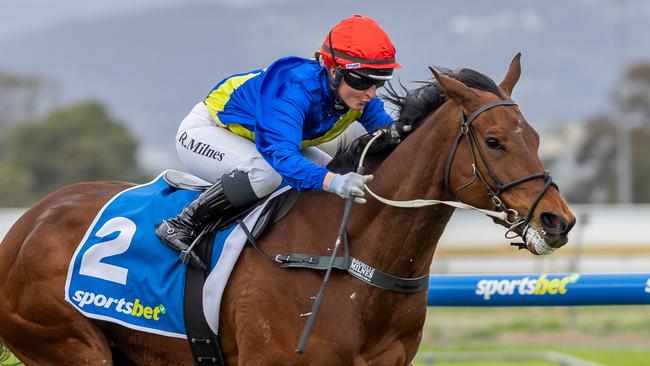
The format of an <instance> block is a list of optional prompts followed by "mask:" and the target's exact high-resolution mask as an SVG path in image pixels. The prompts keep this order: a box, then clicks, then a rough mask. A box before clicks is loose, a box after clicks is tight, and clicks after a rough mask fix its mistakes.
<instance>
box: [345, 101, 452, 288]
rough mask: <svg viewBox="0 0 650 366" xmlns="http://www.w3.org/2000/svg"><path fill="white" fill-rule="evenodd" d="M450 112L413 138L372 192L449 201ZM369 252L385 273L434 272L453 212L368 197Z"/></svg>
mask: <svg viewBox="0 0 650 366" xmlns="http://www.w3.org/2000/svg"><path fill="white" fill-rule="evenodd" d="M445 116H447V117H449V116H450V113H449V112H448V111H442V110H439V111H438V112H436V113H435V114H434V116H433V117H430V118H429V120H428V121H426V122H424V124H423V125H422V126H421V127H420V128H419V129H418V130H417V131H416V132H414V133H413V135H412V136H409V138H408V139H406V140H405V141H404V142H403V143H402V145H400V146H398V148H397V149H396V150H395V151H394V152H393V153H392V154H391V155H390V156H389V157H388V158H387V159H386V160H385V161H384V162H383V163H382V164H381V166H380V167H379V168H378V169H377V170H376V171H375V173H374V176H375V178H374V180H373V182H372V183H373V184H372V185H371V188H372V189H373V191H374V192H376V193H377V194H379V195H380V196H382V197H385V198H389V199H393V200H411V199H449V198H450V197H449V195H448V193H446V191H445V186H444V174H445V165H446V161H447V157H448V155H449V152H450V149H451V146H452V143H453V138H454V136H453V135H454V133H453V132H452V130H455V129H453V128H452V126H455V124H453V122H451V121H449V120H448V118H445ZM368 201H369V202H368V211H367V212H369V213H370V214H371V215H372V217H365V218H362V219H361V220H367V221H366V222H367V223H370V224H369V225H368V224H367V225H368V229H367V230H364V233H363V236H364V239H365V240H364V243H365V244H366V245H364V248H355V249H356V250H355V251H357V250H358V251H360V252H361V253H359V252H357V253H359V254H360V256H362V257H364V258H372V263H373V264H374V265H375V266H377V267H378V268H380V269H381V270H383V271H387V272H389V273H391V274H394V275H397V276H416V275H422V274H425V273H428V271H429V267H430V266H431V261H432V259H433V253H434V252H435V248H436V245H437V243H438V239H439V238H440V236H441V235H442V232H443V230H444V228H445V226H446V224H447V222H448V221H449V218H450V217H451V215H452V213H453V209H452V208H450V207H448V206H442V205H437V206H432V207H424V208H395V207H391V206H386V205H384V204H382V203H378V202H377V201H376V200H374V199H373V198H371V197H369V198H368Z"/></svg>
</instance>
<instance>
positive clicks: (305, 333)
mask: <svg viewBox="0 0 650 366" xmlns="http://www.w3.org/2000/svg"><path fill="white" fill-rule="evenodd" d="M357 174H363V166H359V167H358V168H357ZM353 203H354V198H352V197H350V198H346V199H345V207H344V209H343V218H342V219H341V226H339V232H338V235H337V236H336V242H335V243H334V250H332V255H331V256H330V263H329V265H328V266H327V271H326V272H325V277H324V278H323V283H322V284H321V286H320V290H319V291H318V295H316V300H315V301H314V305H312V307H311V313H310V314H309V319H307V324H305V327H304V328H303V329H302V334H301V335H300V340H299V341H298V346H297V347H296V352H297V353H300V354H303V352H304V351H305V345H306V344H307V339H309V335H310V334H311V330H312V328H313V327H314V323H315V322H316V317H317V316H318V312H319V311H320V305H321V303H322V302H323V296H324V294H325V288H326V287H327V283H328V282H329V279H330V275H331V274H332V268H333V265H334V259H335V258H336V254H337V253H338V251H339V246H341V242H342V241H343V235H344V233H345V229H346V228H347V226H348V220H349V219H350V212H351V211H352V204H353Z"/></svg>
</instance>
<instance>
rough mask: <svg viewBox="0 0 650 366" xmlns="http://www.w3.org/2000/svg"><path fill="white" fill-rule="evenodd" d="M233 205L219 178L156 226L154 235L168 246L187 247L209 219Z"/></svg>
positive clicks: (176, 248) (179, 248) (178, 248)
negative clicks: (179, 211) (180, 209)
mask: <svg viewBox="0 0 650 366" xmlns="http://www.w3.org/2000/svg"><path fill="white" fill-rule="evenodd" d="M232 208H233V205H232V204H231V203H230V201H229V200H228V198H227V197H226V195H225V194H224V190H223V184H222V182H221V179H219V180H217V182H216V183H215V184H214V185H213V186H212V187H210V188H208V189H207V190H205V191H204V192H203V193H201V194H200V195H199V196H198V197H196V199H195V200H194V201H192V203H190V204H189V205H187V206H186V207H185V208H183V211H181V213H179V214H178V215H177V216H176V217H174V218H171V219H167V220H165V221H163V222H162V223H160V225H158V227H157V228H156V236H158V238H160V240H162V242H163V243H165V244H166V245H167V246H168V247H170V248H172V249H174V250H177V251H181V250H185V249H187V248H188V247H189V246H190V245H192V242H193V241H194V239H196V237H197V235H198V234H199V233H200V232H201V229H203V228H204V227H205V226H206V225H207V224H208V222H209V221H211V220H214V219H216V218H217V217H218V216H219V215H224V214H226V213H227V211H230V210H232Z"/></svg>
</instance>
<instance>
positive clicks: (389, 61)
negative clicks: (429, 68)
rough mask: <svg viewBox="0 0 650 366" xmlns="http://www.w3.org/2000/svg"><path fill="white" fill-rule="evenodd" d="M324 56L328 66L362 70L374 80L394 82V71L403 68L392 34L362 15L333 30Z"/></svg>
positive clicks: (321, 49)
mask: <svg viewBox="0 0 650 366" xmlns="http://www.w3.org/2000/svg"><path fill="white" fill-rule="evenodd" d="M332 49H333V52H332ZM320 53H321V55H322V57H323V63H324V64H325V66H327V67H333V66H339V67H340V68H341V69H344V70H351V69H361V70H358V71H361V72H362V73H363V74H366V76H368V77H371V78H373V79H375V78H376V79H380V80H387V79H390V77H391V76H392V74H393V69H395V68H398V67H402V65H400V64H398V63H397V62H395V46H393V43H392V42H391V41H390V38H388V34H386V32H384V30H383V29H381V27H380V26H379V24H378V23H377V22H376V21H375V20H374V19H372V18H368V17H364V16H362V15H358V14H357V15H354V16H352V17H349V18H346V19H343V20H342V21H340V22H339V23H338V24H337V25H335V26H334V28H332V30H331V31H330V32H329V33H328V34H327V36H326V37H325V40H324V41H323V45H322V46H321V48H320Z"/></svg>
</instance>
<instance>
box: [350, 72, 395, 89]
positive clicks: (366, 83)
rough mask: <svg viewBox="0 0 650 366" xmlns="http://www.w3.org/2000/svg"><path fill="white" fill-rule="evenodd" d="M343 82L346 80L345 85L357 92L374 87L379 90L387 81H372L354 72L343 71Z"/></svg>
mask: <svg viewBox="0 0 650 366" xmlns="http://www.w3.org/2000/svg"><path fill="white" fill-rule="evenodd" d="M343 80H345V83H346V84H348V85H349V86H350V88H352V89H356V90H366V89H368V88H370V87H371V86H373V85H374V86H376V87H377V88H381V87H382V86H384V84H385V83H386V80H375V79H371V78H369V77H366V76H363V75H361V74H357V73H356V72H354V71H343Z"/></svg>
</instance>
